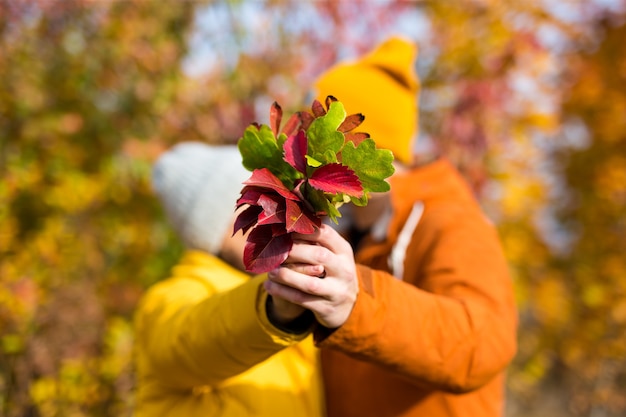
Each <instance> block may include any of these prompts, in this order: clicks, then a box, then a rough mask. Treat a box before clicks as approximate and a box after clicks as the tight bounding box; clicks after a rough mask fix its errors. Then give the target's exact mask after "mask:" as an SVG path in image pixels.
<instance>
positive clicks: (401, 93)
mask: <svg viewBox="0 0 626 417" xmlns="http://www.w3.org/2000/svg"><path fill="white" fill-rule="evenodd" d="M416 58H417V47H416V45H415V44H414V43H411V42H409V41H407V40H404V39H402V38H398V37H393V38H390V39H388V40H387V41H385V42H383V43H382V44H380V45H379V46H378V47H376V48H375V49H374V50H373V51H372V52H370V53H369V54H367V55H365V56H364V57H362V58H361V59H359V60H357V61H356V62H349V63H340V64H338V65H336V66H334V67H332V68H331V69H329V70H328V71H327V72H326V73H324V74H322V75H321V76H320V77H319V78H318V80H317V81H316V83H315V89H316V98H317V99H318V100H319V101H321V102H322V103H323V102H324V100H325V99H326V96H329V95H332V96H334V97H336V98H337V100H339V101H340V102H342V103H343V105H344V107H345V108H346V112H347V113H348V114H352V113H362V114H363V115H364V116H365V121H364V122H363V124H361V126H359V128H358V130H360V131H363V132H367V133H369V134H370V136H371V137H372V139H374V141H375V142H376V145H377V146H378V147H380V148H385V149H389V150H391V151H392V152H393V154H394V157H395V158H396V159H397V160H399V161H401V162H404V163H407V164H408V163H410V162H411V161H412V160H413V140H414V138H415V137H416V134H417V117H418V115H417V93H418V91H419V80H418V78H417V74H416V73H415V68H414V63H415V59H416Z"/></svg>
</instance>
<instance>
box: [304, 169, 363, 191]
mask: <svg viewBox="0 0 626 417" xmlns="http://www.w3.org/2000/svg"><path fill="white" fill-rule="evenodd" d="M309 184H310V185H311V187H313V188H317V189H318V190H320V191H324V192H325V193H333V194H336V193H344V194H347V195H349V196H353V197H361V195H363V186H362V185H361V181H359V177H358V176H357V175H356V174H355V173H354V171H352V170H351V169H350V168H348V167H347V166H345V165H341V164H328V165H323V166H321V167H319V168H318V169H316V170H315V172H313V175H312V176H311V178H309Z"/></svg>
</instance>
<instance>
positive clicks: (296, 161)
mask: <svg viewBox="0 0 626 417" xmlns="http://www.w3.org/2000/svg"><path fill="white" fill-rule="evenodd" d="M283 149H284V150H285V158H284V159H285V161H287V163H288V164H289V165H291V166H292V167H294V168H295V169H297V170H298V171H300V172H301V173H303V174H305V175H306V158H305V155H306V153H307V149H308V148H307V141H306V134H305V133H304V130H300V131H298V133H297V134H295V135H293V136H289V137H288V138H287V140H286V141H285V144H284V145H283Z"/></svg>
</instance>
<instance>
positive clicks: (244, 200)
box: [236, 186, 265, 208]
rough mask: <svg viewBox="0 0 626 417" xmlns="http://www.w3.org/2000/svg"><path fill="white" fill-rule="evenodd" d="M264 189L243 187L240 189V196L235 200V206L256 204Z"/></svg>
mask: <svg viewBox="0 0 626 417" xmlns="http://www.w3.org/2000/svg"><path fill="white" fill-rule="evenodd" d="M264 190H265V189H264V188H260V187H250V186H246V187H243V189H242V190H241V196H240V197H239V199H238V200H237V205H236V207H237V208H239V207H241V206H243V205H244V204H251V205H258V202H259V197H261V196H262V195H263V193H264V192H265V191H264Z"/></svg>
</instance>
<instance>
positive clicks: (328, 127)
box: [307, 101, 346, 163]
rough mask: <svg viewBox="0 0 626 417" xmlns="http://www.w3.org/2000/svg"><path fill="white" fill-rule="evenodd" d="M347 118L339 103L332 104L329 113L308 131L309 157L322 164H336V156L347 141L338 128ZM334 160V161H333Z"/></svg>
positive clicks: (319, 118)
mask: <svg viewBox="0 0 626 417" xmlns="http://www.w3.org/2000/svg"><path fill="white" fill-rule="evenodd" d="M345 118H346V110H345V109H344V108H343V104H341V103H340V102H338V101H335V102H333V103H331V105H330V107H329V108H328V112H327V113H326V114H325V115H324V116H321V117H318V118H317V119H315V120H314V121H313V123H311V126H310V127H309V129H308V130H307V138H308V141H309V153H308V154H309V155H310V156H311V157H313V158H314V159H315V160H317V161H320V162H322V163H332V162H336V161H337V158H336V156H335V155H336V154H337V153H338V152H339V151H340V150H341V148H342V146H343V143H344V141H345V139H344V135H343V133H341V132H338V131H337V128H338V127H339V126H340V125H341V123H343V121H344V120H345ZM333 159H334V160H333Z"/></svg>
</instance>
